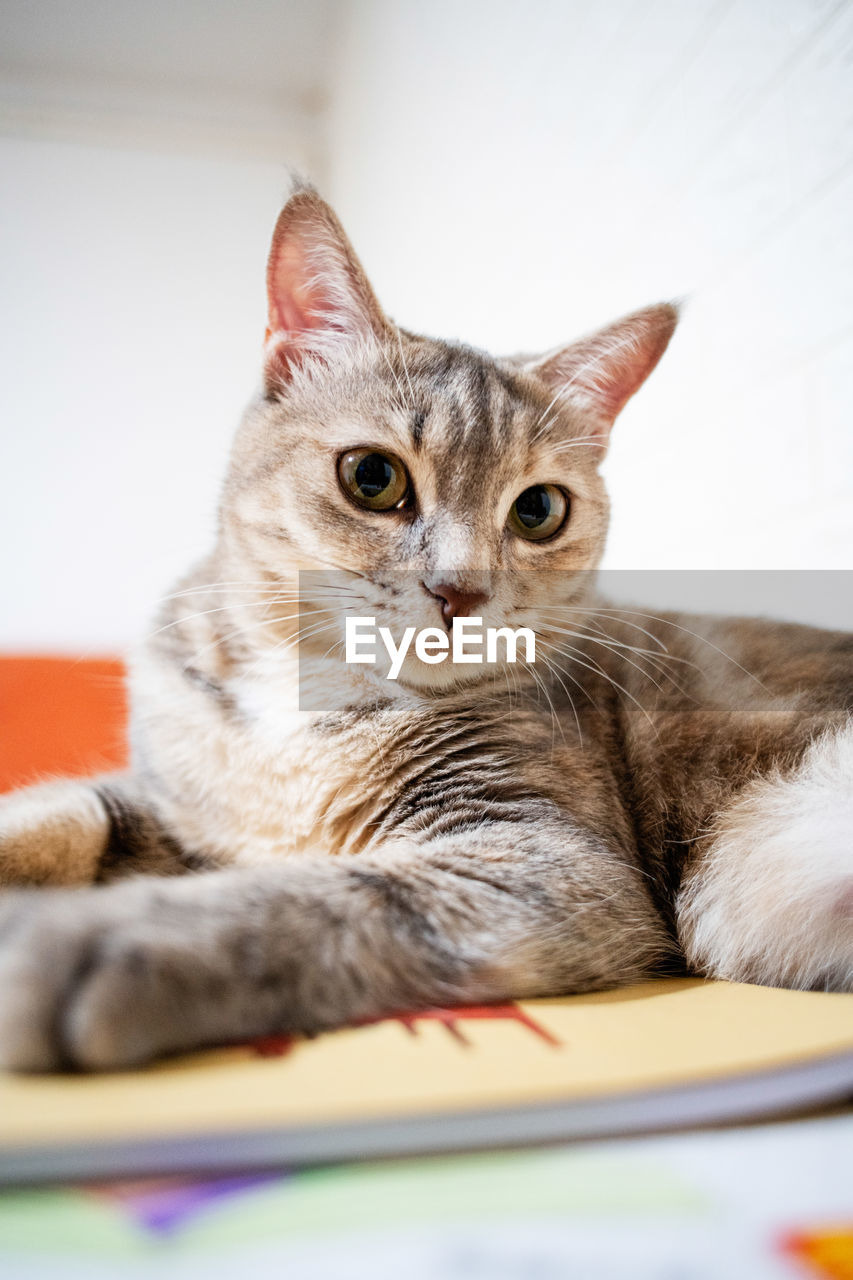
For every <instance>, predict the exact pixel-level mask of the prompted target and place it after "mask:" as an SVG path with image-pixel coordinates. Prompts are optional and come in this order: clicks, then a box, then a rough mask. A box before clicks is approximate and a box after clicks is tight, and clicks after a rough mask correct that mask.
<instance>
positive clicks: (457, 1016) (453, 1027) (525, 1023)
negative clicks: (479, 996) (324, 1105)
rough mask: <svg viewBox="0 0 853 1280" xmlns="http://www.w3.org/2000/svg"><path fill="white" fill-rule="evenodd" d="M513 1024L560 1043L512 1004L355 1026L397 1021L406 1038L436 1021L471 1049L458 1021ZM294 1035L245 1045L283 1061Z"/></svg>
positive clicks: (430, 1011) (370, 1023)
mask: <svg viewBox="0 0 853 1280" xmlns="http://www.w3.org/2000/svg"><path fill="white" fill-rule="evenodd" d="M475 1020H476V1021H482V1022H514V1023H515V1024H516V1025H517V1026H519V1027H523V1028H524V1029H525V1031H529V1032H530V1033H531V1034H532V1035H534V1036H536V1037H537V1039H539V1040H542V1041H544V1043H545V1044H548V1045H550V1046H551V1047H552V1048H559V1047H560V1045H561V1042H560V1041H559V1040H558V1039H557V1037H556V1036H554V1035H552V1034H551V1032H550V1031H548V1030H547V1029H546V1028H545V1027H543V1026H542V1025H541V1023H539V1022H536V1020H535V1019H534V1018H531V1017H530V1015H529V1014H527V1013H525V1012H524V1010H523V1009H519V1007H518V1005H516V1004H471V1005H461V1006H460V1007H459V1008H457V1009H423V1010H422V1011H421V1012H420V1013H398V1014H395V1015H394V1016H393V1017H390V1018H366V1019H365V1020H364V1021H363V1022H358V1023H356V1026H359V1027H374V1026H376V1025H377V1024H378V1023H380V1022H399V1023H401V1024H402V1025H403V1026H404V1027H405V1028H406V1030H407V1031H408V1032H409V1033H410V1035H413V1036H416V1035H417V1034H418V1023H419V1022H440V1023H441V1025H442V1026H443V1027H445V1028H446V1029H447V1031H448V1032H449V1033H450V1035H451V1036H452V1037H453V1039H454V1040H455V1041H456V1042H457V1044H460V1045H464V1047H465V1048H466V1049H470V1048H471V1041H470V1040H469V1039H468V1037H467V1036H466V1035H465V1033H464V1031H462V1029H461V1028H460V1026H459V1023H460V1022H470V1021H475ZM296 1042H297V1041H296V1037H294V1036H262V1037H260V1038H259V1039H257V1040H252V1041H250V1042H249V1045H248V1048H250V1049H251V1050H252V1051H253V1052H254V1053H255V1054H256V1055H257V1056H258V1057H259V1058H283V1057H284V1056H285V1055H286V1054H288V1053H290V1051H291V1049H293V1048H294V1046H295V1045H296Z"/></svg>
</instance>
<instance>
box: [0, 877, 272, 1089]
mask: <svg viewBox="0 0 853 1280" xmlns="http://www.w3.org/2000/svg"><path fill="white" fill-rule="evenodd" d="M170 889H172V886H171V885H163V884H161V885H156V884H153V885H152V884H151V883H150V882H145V881H135V882H132V883H127V884H123V885H116V886H113V887H109V888H100V889H81V890H70V891H62V890H57V891H47V892H45V891H32V892H13V893H9V894H3V895H2V896H0V1066H2V1067H6V1068H8V1069H11V1070H15V1071H56V1070H63V1069H84V1070H86V1069H95V1070H108V1069H112V1068H122V1067H129V1066H134V1065H137V1064H139V1063H143V1062H147V1061H149V1060H150V1059H152V1058H155V1057H158V1056H160V1055H162V1054H166V1053H172V1052H177V1051H181V1050H187V1049H193V1048H197V1047H199V1046H201V1045H203V1044H212V1043H216V1042H217V1041H223V1040H227V1039H231V1038H238V1037H241V1036H243V1035H253V1034H262V1033H264V1032H265V1031H266V1030H267V1029H268V1027H267V1025H266V1021H264V1022H263V1023H262V1025H260V1026H257V1027H256V1026H255V1025H254V1018H253V1010H252V1008H251V1005H249V1006H248V1007H246V1004H245V1002H244V1001H241V999H240V992H239V990H236V989H235V988H236V987H237V986H238V984H237V983H236V982H235V976H236V975H235V973H234V956H233V954H229V948H228V947H227V946H224V947H221V948H220V947H219V946H218V945H217V941H218V940H217V938H216V937H215V934H216V929H215V928H214V929H211V927H210V926H211V923H212V922H211V921H210V920H209V919H206V918H205V912H204V908H203V904H202V903H199V904H198V907H197V908H196V909H194V910H190V909H188V907H189V904H188V903H183V902H178V903H176V902H174V901H173V894H172V893H170Z"/></svg>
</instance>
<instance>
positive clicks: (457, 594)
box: [424, 582, 489, 626]
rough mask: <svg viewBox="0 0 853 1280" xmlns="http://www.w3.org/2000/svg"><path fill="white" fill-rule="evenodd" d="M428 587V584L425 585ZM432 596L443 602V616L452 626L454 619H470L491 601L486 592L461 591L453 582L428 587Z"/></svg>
mask: <svg viewBox="0 0 853 1280" xmlns="http://www.w3.org/2000/svg"><path fill="white" fill-rule="evenodd" d="M424 586H425V587H426V583H424ZM426 589H427V591H428V592H429V593H430V595H431V596H435V598H436V600H440V601H441V616H442V618H443V619H444V621H445V622H446V623H447V624H448V626H449V625H450V623H451V622H452V621H453V619H454V618H468V617H470V616H471V614H473V613H475V612H476V610H477V609H478V608H479V606H480V605H481V604H485V603H486V601H487V600H488V599H489V597H488V595H487V594H486V592H485V591H461V590H460V589H459V587H454V585H453V583H452V582H438V583H436V585H435V586H434V587H426Z"/></svg>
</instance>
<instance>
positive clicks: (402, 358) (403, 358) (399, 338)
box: [396, 329, 417, 413]
mask: <svg viewBox="0 0 853 1280" xmlns="http://www.w3.org/2000/svg"><path fill="white" fill-rule="evenodd" d="M396 334H397V346H398V347H399V348H400V362H401V364H402V366H403V373H404V374H405V375H406V382H407V383H408V384H409V394H410V396H411V401H410V404H409V407H410V408H411V410H412V413H414V412H415V411H416V410H417V403H416V398H415V389H414V387H413V386H412V379H411V377H410V376H409V366H408V365H407V364H406V356H405V353H404V351H403V335H402V334H401V333H400V330H399V329H397V330H396Z"/></svg>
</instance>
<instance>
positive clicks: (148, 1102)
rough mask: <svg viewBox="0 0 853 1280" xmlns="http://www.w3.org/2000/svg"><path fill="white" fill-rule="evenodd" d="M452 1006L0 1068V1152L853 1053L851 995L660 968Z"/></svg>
mask: <svg viewBox="0 0 853 1280" xmlns="http://www.w3.org/2000/svg"><path fill="white" fill-rule="evenodd" d="M519 1008H520V1009H521V1010H522V1011H523V1012H524V1013H526V1014H527V1015H529V1017H531V1018H532V1019H533V1020H534V1021H535V1022H536V1023H537V1024H538V1025H539V1026H540V1027H541V1028H543V1029H544V1030H545V1031H547V1032H549V1033H550V1034H551V1035H552V1036H553V1037H555V1038H556V1039H557V1040H558V1041H559V1044H558V1045H556V1046H555V1045H552V1044H549V1043H547V1041H546V1040H544V1039H543V1038H541V1037H540V1036H538V1035H537V1034H535V1032H533V1031H532V1030H530V1029H529V1028H528V1027H525V1026H524V1025H523V1024H522V1023H521V1022H514V1021H511V1020H506V1019H499V1020H494V1021H491V1020H488V1019H481V1018H469V1019H466V1017H465V1013H464V1011H461V1012H460V1013H459V1014H458V1015H456V1017H457V1027H458V1029H459V1031H461V1032H462V1034H463V1035H464V1038H465V1041H467V1043H462V1042H460V1041H459V1040H458V1039H457V1038H456V1037H455V1036H454V1035H453V1034H452V1032H451V1031H450V1030H449V1029H448V1027H446V1026H444V1025H442V1024H441V1022H439V1021H435V1020H431V1019H430V1018H428V1017H427V1018H420V1019H417V1020H416V1021H415V1023H414V1027H415V1031H416V1034H412V1032H411V1031H409V1030H407V1028H406V1027H405V1026H404V1025H403V1024H402V1023H401V1022H398V1021H396V1020H393V1019H392V1020H389V1021H387V1022H382V1023H378V1024H376V1025H374V1026H368V1027H363V1028H359V1029H355V1030H347V1031H339V1032H335V1033H332V1034H328V1035H325V1036H322V1037H320V1038H319V1039H317V1040H313V1041H307V1042H300V1043H297V1044H296V1045H295V1046H294V1048H293V1049H292V1050H291V1051H290V1052H289V1053H288V1054H286V1055H285V1056H281V1057H269V1058H263V1057H259V1056H257V1054H256V1052H255V1050H254V1049H252V1048H243V1047H239V1048H233V1049H224V1050H216V1051H213V1052H209V1053H203V1054H195V1055H193V1056H191V1057H186V1058H182V1059H179V1060H175V1061H172V1062H168V1063H160V1064H157V1065H155V1066H152V1067H149V1068H147V1069H145V1070H143V1071H136V1072H128V1073H121V1074H114V1075H97V1076H65V1077H60V1076H46V1077H21V1076H8V1075H0V1160H2V1151H3V1148H4V1147H8V1148H11V1147H17V1148H20V1147H22V1146H30V1145H32V1146H36V1145H41V1144H48V1145H50V1146H54V1145H57V1144H59V1145H62V1144H64V1143H66V1142H67V1143H74V1142H79V1141H81V1140H83V1141H90V1142H97V1141H99V1140H107V1139H127V1140H130V1139H134V1138H155V1137H171V1136H177V1135H179V1134H216V1133H228V1132H234V1131H237V1130H240V1131H246V1130H255V1129H259V1130H269V1129H274V1128H277V1127H292V1126H300V1125H305V1126H312V1127H313V1126H314V1125H317V1124H323V1123H341V1122H344V1121H347V1120H364V1119H368V1118H370V1117H390V1116H399V1115H415V1114H420V1115H424V1114H428V1113H429V1112H439V1111H457V1110H464V1109H465V1108H472V1109H475V1108H476V1109H479V1108H484V1107H488V1108H491V1107H495V1106H501V1105H505V1106H518V1105H524V1104H527V1103H536V1102H541V1103H544V1102H554V1101H563V1102H570V1101H572V1100H573V1099H581V1098H585V1099H590V1098H594V1097H595V1096H596V1095H606V1094H613V1093H621V1094H630V1093H634V1092H637V1091H643V1090H646V1089H653V1088H665V1087H667V1086H678V1085H686V1084H696V1083H699V1082H708V1081H713V1080H715V1079H722V1078H725V1077H731V1076H733V1075H739V1074H741V1073H748V1072H749V1073H751V1072H757V1071H766V1070H772V1069H773V1068H781V1067H786V1066H791V1065H794V1064H797V1063H802V1062H808V1061H809V1060H815V1059H819V1058H822V1057H825V1056H828V1055H832V1054H836V1053H839V1052H842V1051H845V1050H847V1051H853V996H849V995H827V994H823V993H818V992H797V991H779V990H774V989H770V988H764V987H753V986H741V985H734V984H729V983H722V982H702V981H698V980H686V979H685V980H680V979H671V980H666V981H660V982H652V983H647V984H644V985H643V986H637V987H631V988H626V989H624V990H621V991H613V992H606V993H603V994H597V995H587V996H575V997H571V998H568V999H563V1000H532V1001H525V1002H523V1003H522V1004H521V1005H520V1006H519Z"/></svg>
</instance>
